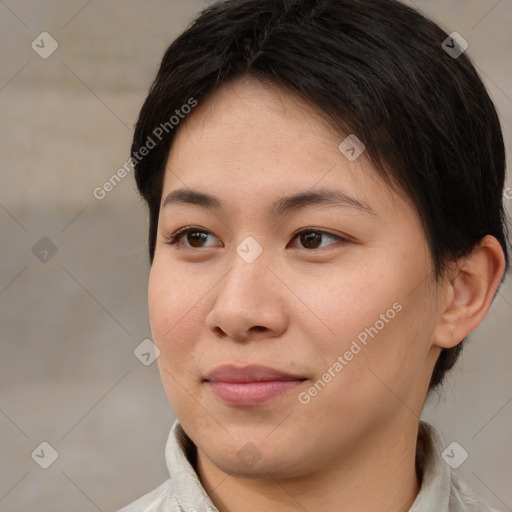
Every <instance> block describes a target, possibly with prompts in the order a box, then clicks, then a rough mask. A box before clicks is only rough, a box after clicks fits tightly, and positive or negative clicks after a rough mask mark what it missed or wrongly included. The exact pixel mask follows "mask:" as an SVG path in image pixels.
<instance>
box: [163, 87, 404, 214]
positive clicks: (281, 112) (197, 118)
mask: <svg viewBox="0 0 512 512" xmlns="http://www.w3.org/2000/svg"><path fill="white" fill-rule="evenodd" d="M346 137H347V135H345V134H340V133H339V132H338V131H336V130H335V129H334V128H333V127H332V126H331V125H330V124H329V123H328V122H327V121H326V119H325V117H324V116H323V115H322V113H321V112H320V111H319V109H318V108H316V107H315V106H314V105H312V104H311V103H308V102H306V101H304V100H302V99H301V98H299V97H298V96H297V95H295V94H292V93H290V92H289V91H287V90H284V89H282V88H281V87H279V86H269V85H267V84H262V83H261V82H259V81H257V80H252V79H241V80H238V81H236V82H232V83H229V84H226V85H224V86H223V87H221V88H219V89H218V90H216V91H215V92H214V93H212V94H211V95H210V96H208V97H207V98H206V99H205V100H204V101H203V102H201V103H200V104H199V105H198V107H196V109H195V110H194V111H193V113H192V114H190V115H189V116H188V117H187V118H186V119H185V120H184V121H183V122H182V124H181V125H180V127H179V129H178V132H177V134H176V138H175V140H174V143H173V146H172V149H171V151H170V154H169V159H168V162H167V167H166V173H165V180H164V190H163V192H164V193H163V195H162V203H163V202H164V201H165V198H166V195H167V194H168V193H169V192H170V191H171V190H174V189H177V188H183V187H185V188H194V189H196V188H198V186H200V188H201V189H202V190H203V191H205V190H212V191H213V190H215V191H217V192H218V193H217V194H216V195H217V196H223V195H224V196H225V195H226V194H225V193H224V194H223V190H224V191H225V190H226V189H229V190H230V192H233V191H234V192H239V193H240V195H241V196H243V197H247V194H251V195H258V196H259V197H261V198H263V197H267V196H269V194H270V195H272V194H273V195H283V194H284V193H285V192H286V193H290V192H291V191H296V192H299V191H304V190H305V189H309V190H314V189H315V188H319V187H322V188H329V187H331V188H337V189H339V188H342V189H343V191H345V192H346V193H347V194H350V195H351V196H352V197H357V198H359V199H360V201H361V202H366V203H370V202H374V203H375V202H376V203H379V202H380V203H384V204H380V205H376V208H387V207H388V206H386V204H385V203H390V202H392V203H394V202H395V201H396V200H398V196H397V193H396V191H394V192H393V191H391V190H390V189H389V187H388V186H387V184H386V183H385V182H384V180H383V179H382V178H381V177H380V176H379V175H378V174H377V172H376V171H375V169H374V168H373V166H372V165H371V163H370V162H369V160H368V159H367V158H366V156H365V154H364V152H363V153H362V154H361V155H360V156H359V157H358V158H357V159H356V160H350V159H349V158H347V156H346V154H344V153H343V152H342V151H341V150H340V143H342V142H343V141H344V139H345V138H346ZM376 195H377V196H379V197H376ZM230 196H231V197H230V199H234V198H233V197H232V194H230ZM370 198H371V199H370ZM262 206H263V204H262Z"/></svg>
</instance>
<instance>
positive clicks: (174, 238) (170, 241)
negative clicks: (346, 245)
mask: <svg viewBox="0 0 512 512" xmlns="http://www.w3.org/2000/svg"><path fill="white" fill-rule="evenodd" d="M188 233H204V234H207V235H213V236H214V237H215V238H218V237H217V235H215V233H212V232H211V231H207V230H205V229H202V228H196V227H194V226H186V227H183V228H180V229H178V231H176V232H175V233H173V234H172V235H170V236H169V237H167V239H166V241H165V243H166V244H167V245H176V248H177V249H180V250H193V249H204V247H187V246H183V245H181V244H179V243H178V242H179V241H180V240H181V238H183V236H185V235H187V234H188ZM303 233H321V234H322V235H327V236H329V237H331V238H335V239H337V240H338V241H340V242H348V241H349V240H348V239H347V238H343V237H341V236H339V235H334V234H332V233H329V232H327V231H323V230H321V229H313V228H306V229H301V230H299V231H296V232H295V233H294V234H293V236H292V240H293V239H295V238H297V237H298V236H300V235H301V234H303ZM330 245H335V244H330ZM327 247H329V246H327ZM301 249H302V250H304V251H308V252H311V251H318V250H319V249H325V247H320V248H316V249H307V248H301Z"/></svg>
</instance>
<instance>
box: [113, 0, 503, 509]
mask: <svg viewBox="0 0 512 512" xmlns="http://www.w3.org/2000/svg"><path fill="white" fill-rule="evenodd" d="M132 163H133V165H134V167H135V176H136V181H137V186H138V189H139V191H140V193H141V195H142V197H143V198H144V199H145V200H146V202H147V204H148V207H149V213H150V227H149V253H150V260H151V273H150V279H149V313H150V320H151V329H152V333H153V337H154V340H155V344H156V346H157V347H158V349H159V351H160V356H159V358H158V362H159V368H160V373H161V376H162V381H163V384H164V388H165V390H166V393H167V396H168V398H169V401H170V403H171V405H172V407H173V409H174V411H175V413H176V416H177V418H178V419H177V421H176V422H175V424H174V425H173V427H172V430H171V434H170V437H169V441H168V444H167V447H166V458H167V464H168V466H169V471H170V475H171V479H170V480H168V481H167V482H165V483H164V484H162V485H161V486H160V487H159V488H157V489H155V490H154V491H152V492H151V493H149V494H147V495H146V496H144V497H142V498H140V499H139V500H137V501H136V502H134V503H132V504H131V505H129V506H127V507H125V508H123V509H122V510H123V512H132V511H133V512H134V511H145V512H149V511H164V510H165V511H175V510H176V511H178V510H183V511H188V512H192V511H194V510H197V511H204V510H211V511H213V510H218V511H221V512H224V511H244V512H252V511H261V510H265V511H270V512H273V511H290V512H291V511H296V510H297V511H298V510H307V511H309V512H314V511H319V510H343V511H344V512H352V511H357V512H360V511H364V510H379V511H382V512H388V511H389V512H391V511H407V510H411V511H414V512H418V511H436V512H439V511H450V512H451V511H456V510H457V511H477V510H478V511H484V510H487V511H488V510H493V509H491V508H490V507H488V506H487V505H486V504H485V503H483V502H482V500H481V499H480V498H478V497H477V496H476V495H475V494H474V493H472V491H471V490H470V489H469V488H468V487H467V486H466V484H465V483H464V482H463V481H462V480H461V479H460V478H459V477H457V476H456V475H455V474H454V473H452V470H451V467H450V466H452V467H453V466H454V464H451V459H458V460H461V459H462V458H463V457H464V453H463V452H462V451H461V448H462V447H459V446H448V447H447V446H446V445H445V444H444V442H443V440H442V439H441V437H440V435H439V432H438V431H437V430H436V429H435V428H434V427H433V426H431V425H429V424H427V423H425V422H423V421H421V420H420V414H421V411H422V408H423V406H424V403H425V400H426V397H427V395H428V393H429V392H430V391H432V390H433V389H434V388H436V387H437V386H439V385H440V384H441V383H442V381H443V377H444V375H445V374H446V372H447V371H448V370H450V369H451V368H452V366H453V365H454V363H455V361H456V360H457V357H458V355H459V354H460V351H461V349H462V344H463V341H464V339H465V337H466V336H467V335H468V334H470V333H471V332H472V331H473V330H475V329H476V327H477V326H478V325H479V324H480V323H481V322H482V320H483V319H484V317H485V315H486V313H487V311H488V309H489V307H490V305H491V303H492V300H493V298H494V297H495V294H496V292H497V290H498V288H499V286H500V284H501V282H502V280H503V279H504V275H505V273H506V270H507V269H508V265H509V262H508V247H507V238H506V227H505V213H504V209H503V205H502V193H503V187H504V179H505V154H504V144H503V138H502V133H501V129H500V123H499V120H498V117H497V114H496V111H495V108H494V106H493V103H492V101H491V100H490V98H489V96H488V94H487V92H486V90H485V87H484V86H483V84H482V82H481V80H480V79H479V77H478V75H477V73H476V72H475V69H474V67H473V65H472V64H471V62H470V60H469V59H468V57H467V56H466V54H465V44H464V40H463V39H462V38H461V37H460V36H458V35H457V34H452V35H448V34H446V33H445V32H443V31H442V30H441V29H440V28H439V27H437V26H436V25H435V24H434V23H432V22H431V21H429V20H427V19H425V18H424V17H423V16H422V15H420V14H419V13H418V12H416V11H414V10H413V9H411V8H409V7H407V6H405V5H403V4H402V3H400V2H397V1H395V0H324V1H321V0H228V1H225V2H220V3H217V4H215V5H213V6H211V7H209V8H208V9H206V10H205V11H204V12H203V13H202V14H201V15H200V16H199V17H198V19H196V21H195V22H194V23H193V24H192V26H191V27H190V28H189V29H188V30H186V31H185V32H184V33H183V34H182V35H181V36H180V37H179V38H178V39H177V40H176V41H174V42H173V44H172V45H171V46H170V47H169V49H168V50H167V52H166V53H165V55H164V58H163V60H162V63H161V66H160V69H159V72H158V75H157V77H156V79H155V81H154V83H153V86H152V88H151V91H150V93H149V95H148V97H147V99H146V101H145V103H144V105H143V107H142V110H141V112H140V116H139V119H138V123H137V126H136V130H135V135H134V140H133V145H132Z"/></svg>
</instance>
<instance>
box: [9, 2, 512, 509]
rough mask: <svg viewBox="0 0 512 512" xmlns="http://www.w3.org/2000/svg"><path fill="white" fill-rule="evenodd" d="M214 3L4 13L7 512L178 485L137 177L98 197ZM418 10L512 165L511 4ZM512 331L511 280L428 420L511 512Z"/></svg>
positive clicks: (29, 8) (105, 505)
mask: <svg viewBox="0 0 512 512" xmlns="http://www.w3.org/2000/svg"><path fill="white" fill-rule="evenodd" d="M207 3H211V2H206V1H205V0H148V1H145V2H141V1H135V0H104V1H99V0H89V1H87V0H66V1H64V0H46V1H45V2H39V1H35V0H3V1H0V44H1V53H0V63H1V65H0V155H1V162H2V163H1V168H2V170H1V177H2V180H1V185H0V230H1V243H0V262H1V267H0V349H1V357H0V511H2V512H4V511H5V512H7V511H8V512H26V511H28V510H36V509H37V510H39V511H41V512H50V511H51V512H60V511H66V512H67V511H69V510H73V511H74V512H94V511H97V510H100V511H105V512H107V511H113V510H116V509H118V508H120V507H121V506H124V505H126V504H128V503H130V502H131V501H133V500H134V499H136V498H138V497H139V496H141V495H143V494H145V493H146V492H149V491H150V490H152V489H153V488H155V487H156V486H158V485H159V484H161V483H162V482H163V481H164V480H166V479H167V478H168V473H167V470H166V466H165V460H164V447H165V442H166V440H167V436H168V433H169V429H170V426H171V424H172V422H173V420H174V418H175V417H174V414H173V411H172V409H171V408H170V405H169V404H168V402H167V398H166V396H165V394H164V391H163V389H162V387H161V384H160V379H159V375H158V369H157V364H156V362H154V363H153V364H147V363H148V361H147V357H146V358H144V357H141V354H142V353H145V352H144V351H145V345H142V346H141V347H140V348H138V347H139V345H140V344H141V343H143V342H144V340H146V339H151V332H150V329H149V321H148V314H147V279H148V273H149V264H148V258H147V250H146V236H147V213H146V210H145V208H144V205H143V203H142V202H141V200H140V199H139V197H138V195H137V193H136V190H135V185H134V180H133V176H132V173H128V175H127V176H126V177H125V178H124V179H123V180H121V181H120V182H119V183H118V184H117V186H115V187H113V189H112V190H110V191H109V192H108V193H106V194H105V197H103V198H102V199H97V198H96V197H95V196H94V190H95V189H97V188H98V187H102V186H103V184H104V183H105V182H106V181H107V180H108V179H109V178H110V177H111V176H112V175H113V174H114V173H116V171H117V169H119V168H120V167H122V166H123V165H124V164H125V162H126V161H127V159H128V158H129V148H130V143H131V136H132V131H133V125H134V123H135V121H136V118H137V114H138V111H139V109H140V107H141V105H142V102H143V101H144V99H145V96H146V94H147V91H148V87H149V85H150V83H151V81H152V79H153V77H154V75H155V73H156V71H157V67H158V65H159V62H160V59H161V57H162V55H163V53H164V51H165V49H166V48H167V47H168V45H169V44H170V42H171V41H172V40H173V38H174V37H176V36H177V35H178V34H179V33H180V32H181V31H182V30H184V29H185V28H186V26H187V25H188V24H189V23H190V22H191V21H192V19H193V17H194V16H195V15H196V14H197V13H198V12H199V11H200V10H201V9H203V8H204V7H206V6H207ZM407 3H408V4H409V5H413V6H415V7H417V8H418V9H420V10H421V11H423V12H424V13H426V14H427V15H428V16H430V17H432V18H433V19H434V20H436V21H437V22H438V23H440V24H441V26H442V27H443V28H444V29H445V30H446V31H447V32H448V33H451V32H453V31H456V32H458V33H460V34H461V35H462V36H463V37H464V38H465V39H466V40H467V41H468V43H469V49H468V53H469V54H470V56H472V58H473V59H474V62H475V63H476V65H477V67H478V70H479V72H480V74H481V76H482V77H483V79H484V81H485V83H486V85H487V86H488V89H489V92H490V94H491V96H492V98H493V99H494V101H495V103H496V105H497V108H498V110H499V113H500V115H501V119H502V122H503V128H504V132H505V136H506V141H507V151H508V152H509V154H510V149H511V141H512V60H511V59H510V53H511V51H512V32H511V31H510V26H511V23H512V2H510V0H501V1H497V0H428V1H427V0H415V1H414V2H413V1H412V0H411V1H409V2H407ZM43 32H46V34H42V33H43ZM41 34H42V35H41ZM439 43H440V44H441V41H440V42H439ZM57 45H58V46H57ZM510 184H511V180H510V179H509V186H510ZM506 204H507V208H508V210H509V212H510V210H511V206H512V189H511V190H510V193H509V194H508V199H507V200H506ZM511 317H512V290H511V285H510V281H509V280H508V281H507V283H506V284H505V285H504V286H503V287H502V289H501V290H500V293H499V296H498V297H497V298H496V300H495V302H494V303H493V306H492V309H491V311H490V313H489V315H488V317H487V318H486V320H485V322H484V323H483V324H482V325H481V326H480V327H479V328H478V330H477V331H476V332H475V333H474V335H473V336H472V337H471V338H470V340H469V342H468V343H467V345H466V349H465V352H464V355H463V357H462V358H461V360H460V361H459V363H458V364H457V367H456V369H455V371H454V372H453V373H452V374H451V376H450V377H449V378H448V379H447V381H446V384H445V387H444V391H443V392H442V393H441V394H438V395H435V396H434V397H432V399H431V400H429V402H428V404H427V407H426V409H425V411H424V418H425V419H426V420H428V421H430V422H432V423H434V424H435V425H436V426H437V427H438V428H439V429H440V430H441V432H442V434H443V436H444V439H445V442H446V445H448V444H450V443H451V442H453V441H456V442H458V443H459V444H460V445H461V446H462V447H463V448H464V449H465V450H466V451H467V452H468V454H469V457H468V459H467V460H466V461H465V462H464V463H463V464H462V465H461V466H460V467H459V468H458V469H457V473H458V474H460V475H461V476H462V477H463V478H464V479H465V480H466V482H467V483H468V484H469V486H470V487H471V488H472V489H473V490H474V491H475V492H476V493H477V494H480V495H481V496H482V498H484V500H486V501H487V502H488V503H489V504H491V505H492V506H494V507H495V508H497V509H498V510H502V511H505V510H512V487H511V486H510V483H511V482H512V468H511V464H510V461H511V460H512V436H511V430H512V429H511V426H512V372H511V371H510V367H511V361H512V343H511V338H512V336H511V331H512V321H511ZM146 343H147V342H146ZM136 354H138V355H139V358H137V357H136ZM140 359H142V361H141V360H140ZM144 363H146V364H144ZM404 364H406V362H404ZM41 443H43V444H41ZM46 443H47V444H46ZM45 466H47V468H46V469H45V468H44V467H45Z"/></svg>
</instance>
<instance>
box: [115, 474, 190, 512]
mask: <svg viewBox="0 0 512 512" xmlns="http://www.w3.org/2000/svg"><path fill="white" fill-rule="evenodd" d="M173 497H174V492H173V489H172V483H171V480H170V479H169V480H166V481H165V482H164V483H163V484H162V485H160V486H158V487H157V488H156V489H154V490H152V491H151V492H148V493H147V494H145V495H144V496H142V497H141V498H139V499H137V500H135V501H134V502H132V503H130V504H129V505H127V506H125V507H123V508H121V509H119V510H117V511H116V512H174V511H177V512H181V510H180V508H179V506H178V508H175V507H173V504H172V502H171V499H172V498H173Z"/></svg>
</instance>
